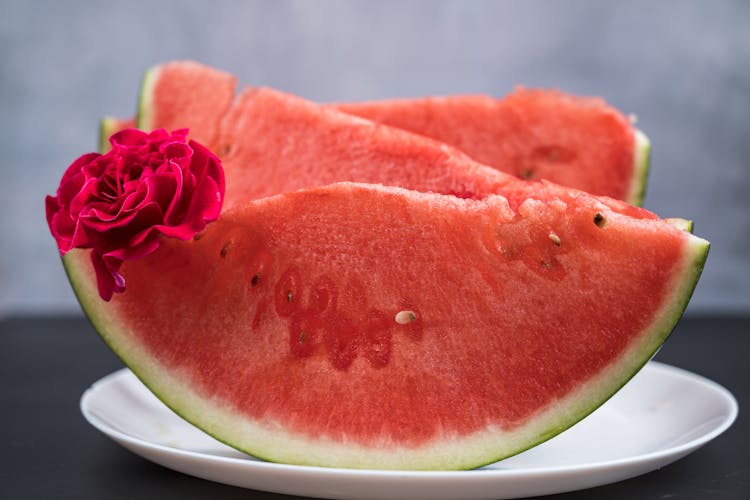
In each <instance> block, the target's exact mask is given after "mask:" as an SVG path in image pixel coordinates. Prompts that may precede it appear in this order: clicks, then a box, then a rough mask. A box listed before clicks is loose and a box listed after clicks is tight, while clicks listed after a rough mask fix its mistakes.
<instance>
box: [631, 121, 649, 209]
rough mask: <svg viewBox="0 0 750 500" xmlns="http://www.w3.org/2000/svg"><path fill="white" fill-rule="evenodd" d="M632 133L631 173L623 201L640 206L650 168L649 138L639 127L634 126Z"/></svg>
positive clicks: (644, 194)
mask: <svg viewBox="0 0 750 500" xmlns="http://www.w3.org/2000/svg"><path fill="white" fill-rule="evenodd" d="M633 134H634V138H635V155H634V159H633V174H632V176H631V182H630V188H629V189H628V194H627V196H626V197H625V201H627V202H628V203H630V204H631V205H635V206H637V207H640V206H641V204H642V203H643V198H644V197H645V196H646V185H647V184H648V173H649V170H650V169H651V140H650V139H649V138H648V136H647V135H646V134H645V133H643V131H642V130H640V129H637V128H634V129H633Z"/></svg>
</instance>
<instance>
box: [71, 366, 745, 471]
mask: <svg viewBox="0 0 750 500" xmlns="http://www.w3.org/2000/svg"><path fill="white" fill-rule="evenodd" d="M644 370H649V371H653V370H655V371H657V372H665V373H671V374H673V375H677V376H679V377H681V378H682V379H683V380H689V381H690V382H692V383H699V384H702V385H704V386H706V387H708V388H709V389H711V390H712V391H713V392H714V393H716V394H717V395H719V396H720V397H721V398H722V399H723V400H724V401H725V402H726V404H727V408H728V410H729V411H728V412H727V414H726V417H725V418H724V419H723V420H722V421H721V422H720V423H718V425H715V426H713V427H712V428H711V430H710V431H708V432H704V433H701V434H700V435H699V436H696V437H694V438H692V439H690V440H688V441H687V442H684V443H681V444H678V445H674V446H666V447H665V448H663V449H659V450H655V451H652V452H649V453H645V454H637V455H633V456H628V457H622V458H618V459H613V460H605V461H596V462H591V463H582V464H573V465H556V466H545V467H540V468H535V469H527V468H516V469H491V468H478V469H469V470H400V469H399V470H388V469H347V468H341V467H320V466H313V465H295V464H285V463H276V462H267V461H263V460H261V459H258V458H257V457H252V456H251V455H248V457H250V459H248V458H240V457H226V456H221V455H213V454H210V453H203V452H198V451H193V450H186V449H183V448H176V447H172V446H167V445H164V444H160V443H155V442H151V441H146V440H144V439H141V438H138V437H135V436H132V435H130V434H127V433H125V432H123V431H121V430H119V429H117V428H115V427H113V426H111V425H110V424H108V423H107V422H105V421H104V420H103V419H101V418H99V417H98V416H96V415H95V414H94V413H92V411H91V409H90V400H91V398H92V397H93V396H94V394H95V393H96V392H97V391H100V390H102V389H103V388H105V387H106V386H107V385H108V384H110V383H113V381H114V380H118V379H121V378H124V377H127V376H133V377H135V378H136V380H138V377H137V376H136V375H135V374H134V373H133V372H132V371H131V370H130V369H129V368H127V367H123V368H121V369H119V370H117V371H114V372H112V373H110V374H108V375H105V376H104V377H102V378H100V379H98V380H97V381H95V382H94V383H93V384H91V385H90V386H89V387H88V388H87V389H86V390H85V391H84V392H83V394H82V395H81V398H80V400H79V408H80V411H81V413H82V414H83V417H84V418H85V419H86V421H87V422H88V423H89V424H90V425H92V426H93V427H94V428H96V429H97V430H99V431H100V432H102V433H103V434H104V435H106V436H108V437H110V438H111V439H113V440H115V441H116V442H118V444H121V445H124V443H128V444H130V445H132V446H135V447H137V448H143V449H148V450H151V451H154V452H159V453H166V454H169V455H176V456H179V457H182V458H189V459H200V460H208V461H210V462H213V463H215V464H225V465H231V466H242V467H246V468H249V469H250V470H252V471H257V472H268V471H269V469H270V470H271V471H276V472H279V473H282V472H289V473H292V472H293V473H304V474H306V475H307V474H310V473H314V474H315V475H324V476H342V477H347V478H349V479H351V478H356V477H362V478H365V477H369V478H377V477H394V476H398V478H400V479H403V480H407V479H415V480H417V479H430V480H435V479H438V478H440V479H442V478H445V479H450V480H458V479H459V478H463V477H467V478H470V480H472V481H475V480H478V479H480V478H484V479H490V478H494V479H499V478H507V479H512V478H535V477H542V476H545V477H546V476H550V475H558V476H559V475H569V474H576V473H580V472H586V473H592V472H600V471H606V470H610V469H618V468H621V467H625V466H629V465H636V464H640V463H649V462H653V461H659V462H661V461H663V460H664V459H668V458H670V457H674V458H673V460H671V461H674V460H677V459H679V458H681V457H683V456H685V455H687V454H689V453H690V452H692V451H694V450H696V449H698V448H700V447H701V446H703V445H705V444H706V443H708V442H710V441H712V440H713V439H715V438H716V437H718V436H719V435H721V434H722V433H724V432H725V431H726V430H727V429H729V428H730V427H731V426H732V424H733V423H734V422H735V421H736V419H737V416H738V413H739V404H738V402H737V399H736V398H735V397H734V395H733V394H732V393H731V392H730V391H729V390H728V389H726V388H725V387H724V386H722V385H721V384H719V383H717V382H714V381H713V380H711V379H709V378H707V377H704V376H703V375H699V374H696V373H693V372H691V371H689V370H686V369H684V368H679V367H676V366H672V365H669V364H666V363H662V362H659V361H649V362H648V363H647V364H646V365H645V366H644V367H643V368H642V370H641V371H639V373H642V372H643V371H644ZM146 390H148V389H146ZM165 408H166V407H165ZM178 418H179V417H178ZM129 449H130V451H133V450H132V448H129ZM136 454H137V453H136ZM143 458H146V457H143ZM146 459H148V458H146ZM149 460H150V459H149ZM671 461H666V462H664V465H666V464H668V463H671ZM495 463H497V462H495ZM167 467H168V466H167Z"/></svg>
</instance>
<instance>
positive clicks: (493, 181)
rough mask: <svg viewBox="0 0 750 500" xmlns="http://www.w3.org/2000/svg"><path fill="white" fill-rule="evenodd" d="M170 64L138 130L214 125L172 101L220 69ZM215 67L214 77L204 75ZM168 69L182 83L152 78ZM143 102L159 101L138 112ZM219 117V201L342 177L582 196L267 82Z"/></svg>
mask: <svg viewBox="0 0 750 500" xmlns="http://www.w3.org/2000/svg"><path fill="white" fill-rule="evenodd" d="M175 64H176V63H173V64H169V65H163V66H157V67H155V68H153V69H151V70H150V71H149V72H148V73H147V75H146V78H145V81H146V82H147V83H145V84H144V85H143V89H144V94H142V95H141V105H140V109H141V110H142V111H141V114H140V115H139V119H138V128H140V129H143V130H153V129H157V128H166V129H177V128H191V130H192V127H194V126H197V128H198V129H199V130H207V129H210V128H211V127H212V126H214V125H215V124H216V123H217V121H216V120H217V119H216V113H215V112H214V111H213V110H212V111H211V112H209V113H207V114H206V113H203V112H201V111H192V112H191V111H189V110H186V109H184V108H173V104H172V103H173V102H181V101H185V100H188V99H190V98H191V96H194V95H196V94H197V95H203V94H209V93H211V92H212V89H213V87H214V86H215V85H214V84H213V83H211V82H212V81H213V80H216V79H217V78H221V77H222V76H223V75H224V73H222V72H217V70H214V69H212V68H210V67H207V66H200V65H192V66H191V70H190V71H180V72H179V73H178V74H177V75H175V74H174V71H175V70H174V67H175ZM214 72H217V73H219V75H218V76H211V75H212V74H213V73H214ZM177 77H179V81H180V82H181V84H182V86H179V87H178V86H176V85H173V84H167V83H165V84H162V83H161V82H162V81H172V80H174V79H176V78H177ZM205 82H208V83H205ZM161 88H168V89H169V92H170V96H169V98H168V99H167V98H166V97H165V98H162V97H160V96H159V95H151V94H149V93H148V92H149V91H151V92H154V93H156V94H158V93H159V89H161ZM172 94H178V95H177V96H175V95H172ZM180 94H184V95H183V96H180ZM144 103H150V104H149V105H146V104H144ZM149 106H155V107H157V108H158V109H155V110H153V111H148V112H145V111H143V110H145V109H148V107H149ZM162 108H164V109H162ZM218 123H219V129H220V130H219V132H218V133H216V134H214V136H213V137H218V138H217V139H215V140H214V142H215V144H216V149H215V151H216V152H217V154H218V155H219V156H220V157H221V159H222V161H223V164H224V168H225V173H226V178H227V191H226V197H225V201H224V205H225V207H226V209H231V208H232V207H234V206H238V205H243V204H244V203H246V202H247V201H248V200H252V199H257V198H261V197H264V196H270V195H274V194H278V193H284V192H287V191H294V190H297V189H302V188H305V187H310V186H317V185H325V184H330V183H333V182H341V181H353V182H367V183H376V184H384V185H391V186H399V187H405V188H409V189H414V190H417V191H424V192H436V193H442V194H452V195H455V196H458V197H462V198H482V197H484V196H487V195H489V194H502V195H504V196H505V197H507V198H508V199H509V200H510V201H511V204H512V205H513V206H514V207H515V206H517V205H518V203H520V202H521V201H523V200H524V199H525V198H526V197H528V196H529V195H530V194H532V193H537V192H539V191H545V192H548V193H550V195H552V194H553V193H554V195H555V196H558V197H560V198H562V199H567V198H573V197H576V196H585V194H584V193H580V192H578V191H576V190H571V189H568V188H564V187H561V186H557V185H554V184H550V183H547V182H542V183H540V182H530V181H523V180H520V179H518V178H517V177H515V176H512V175H509V174H507V173H504V172H501V171H498V170H496V169H493V168H491V167H488V166H486V165H483V164H480V163H478V162H476V161H474V160H472V159H471V158H470V157H469V156H467V155H465V154H464V153H462V152H460V151H459V150H457V149H455V148H453V147H450V146H448V145H446V144H444V143H441V142H438V141H435V140H432V139H429V138H427V137H424V136H421V135H417V134H413V133H409V132H406V131H404V130H401V129H398V128H394V127H389V126H384V125H379V124H376V123H374V122H372V121H370V120H364V119H362V118H358V117H355V116H353V115H350V114H347V113H342V112H340V111H338V110H336V109H333V108H331V107H324V106H320V105H318V104H315V103H313V102H310V101H307V100H305V99H302V98H299V97H296V96H293V95H289V94H286V93H283V92H280V91H277V90H273V89H269V88H249V87H248V88H245V89H243V90H242V91H241V92H240V93H239V94H238V95H237V96H236V98H235V99H234V101H233V103H232V105H231V107H230V108H229V110H228V111H227V113H225V114H224V115H223V117H222V119H221V120H220V122H218ZM191 135H192V133H191ZM201 135H205V134H201ZM200 138H202V137H200V136H199V137H198V140H199V139H200ZM600 202H601V203H604V204H606V205H607V206H609V207H610V208H612V209H613V210H616V211H618V212H621V213H627V214H629V215H632V216H637V217H645V218H656V216H655V215H654V214H652V213H650V212H648V211H646V210H643V209H639V208H636V207H633V206H631V205H629V204H627V203H625V202H622V201H620V200H615V199H611V198H606V197H602V198H600Z"/></svg>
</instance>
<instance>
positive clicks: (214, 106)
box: [100, 61, 650, 205]
mask: <svg viewBox="0 0 750 500" xmlns="http://www.w3.org/2000/svg"><path fill="white" fill-rule="evenodd" d="M236 84H237V80H236V78H235V77H234V76H232V75H231V74H229V73H226V72H223V71H220V70H216V69H214V68H210V67H207V66H203V65H201V64H198V63H194V62H189V61H187V62H172V63H166V64H163V65H160V66H157V67H155V68H153V69H152V70H150V71H149V72H148V74H147V77H146V78H145V79H144V84H143V88H142V100H141V105H140V106H139V120H138V123H139V125H140V126H141V127H142V128H144V129H147V130H149V129H153V128H157V127H166V128H175V124H180V125H179V126H180V127H188V126H189V125H190V126H189V127H188V128H191V133H192V137H193V138H194V139H195V140H197V141H198V142H201V143H203V144H205V145H207V146H208V147H209V149H212V150H214V151H216V152H218V153H219V154H220V155H222V151H221V150H219V149H217V148H218V145H217V144H216V136H215V131H216V130H218V129H219V128H223V129H224V130H225V131H227V126H229V125H230V124H227V123H225V124H224V126H223V127H218V124H217V123H216V121H215V119H216V116H222V115H223V114H224V113H225V112H226V111H227V110H228V109H230V108H231V107H232V104H231V103H232V99H233V97H234V88H235V87H236ZM254 92H255V91H253V90H249V91H247V92H243V93H242V94H241V95H240V97H239V101H240V104H239V106H247V101H248V100H250V99H251V98H250V96H249V95H247V94H252V93H254ZM257 92H260V93H263V92H268V90H267V89H266V90H263V89H260V90H258V91H257ZM263 97H267V96H258V97H257V98H258V100H262V99H263ZM288 97H291V96H288ZM236 107H237V106H235V108H236ZM330 107H331V108H335V109H337V110H339V111H343V112H345V113H348V114H352V115H356V116H361V117H363V118H367V119H368V120H372V121H375V122H377V123H382V124H385V125H389V126H392V127H396V128H400V129H403V130H407V131H410V132H413V133H416V134H420V135H423V136H426V137H430V138H432V139H435V140H437V141H439V142H442V143H444V144H448V145H451V146H453V147H455V148H458V149H460V150H461V151H463V152H465V153H467V154H468V155H470V156H471V157H472V158H473V159H474V160H475V161H477V162H479V163H483V164H485V165H489V166H492V167H493V168H496V169H498V170H501V171H504V172H507V173H510V174H512V175H514V176H516V177H520V178H524V179H533V180H540V179H546V180H548V181H551V182H553V183H556V184H560V185H562V186H568V187H573V188H576V189H580V190H583V191H586V192H589V193H592V194H596V195H602V196H608V197H611V198H615V199H620V200H624V201H625V202H627V203H630V204H632V205H640V203H641V201H642V199H643V195H644V192H645V188H646V180H647V175H648V166H649V153H650V142H649V140H648V138H647V137H646V136H645V134H643V132H641V131H640V130H638V129H636V128H634V127H633V126H632V125H631V123H630V122H629V120H628V119H627V118H626V117H625V116H623V115H622V113H620V112H619V111H617V110H616V109H614V108H612V107H611V106H609V105H607V104H606V102H604V100H602V99H599V98H584V97H576V96H572V95H569V94H565V93H562V92H559V91H555V90H535V89H524V88H518V89H516V90H515V91H514V92H512V93H511V94H509V95H507V96H506V97H504V98H503V99H495V98H492V97H489V96H449V97H428V98H420V99H398V100H386V101H374V102H364V103H341V104H335V105H330ZM233 111H234V112H235V114H236V109H235V110H233ZM196 118H198V120H197V121H196ZM134 124H135V120H134V119H125V120H117V119H112V118H105V119H104V120H103V122H102V133H101V134H100V142H101V144H102V147H103V148H104V149H107V148H108V146H107V142H106V141H107V138H108V137H109V136H110V135H111V134H112V133H114V132H116V131H117V130H122V129H123V128H126V127H130V126H134ZM196 124H197V127H196ZM223 147H224V148H227V147H228V145H227V144H224V145H223ZM224 151H225V150H224ZM339 180H341V179H339ZM352 180H354V179H352ZM279 192H281V191H279Z"/></svg>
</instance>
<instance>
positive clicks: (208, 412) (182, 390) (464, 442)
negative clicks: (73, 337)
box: [63, 234, 709, 470]
mask: <svg viewBox="0 0 750 500" xmlns="http://www.w3.org/2000/svg"><path fill="white" fill-rule="evenodd" d="M685 242H686V243H685V245H686V247H685V252H684V254H683V255H684V257H683V262H682V265H681V267H680V271H678V272H675V274H674V277H673V283H672V286H671V288H670V289H672V290H673V292H672V294H671V296H669V297H667V298H666V299H665V301H664V307H663V308H662V310H661V311H660V313H659V314H657V316H656V317H655V319H654V321H653V322H652V324H651V325H650V326H649V327H648V328H647V329H645V330H644V331H643V332H642V334H641V335H640V336H639V337H638V340H637V341H636V342H634V343H633V344H632V345H631V346H630V347H629V348H628V349H627V351H626V352H625V353H624V355H623V356H622V357H621V358H620V360H619V361H618V362H617V363H615V364H612V365H610V366H609V367H607V368H606V369H605V370H603V371H602V372H601V373H599V374H598V375H597V376H596V377H595V378H593V379H591V380H590V382H588V383H587V384H586V385H584V386H582V387H581V388H579V389H578V390H577V391H575V392H573V393H571V394H569V395H568V396H566V397H565V398H563V399H560V400H558V401H555V402H553V403H552V404H551V405H550V406H549V407H547V408H546V409H545V410H544V411H542V412H540V413H539V414H538V415H537V416H536V417H534V418H532V419H531V420H529V421H528V422H527V423H526V424H525V425H524V426H523V427H521V428H518V429H515V430H512V431H506V430H503V429H501V428H499V427H497V426H494V425H490V426H488V427H486V428H484V429H482V430H479V431H477V432H475V433H472V434H470V435H467V436H457V435H443V436H438V437H437V438H436V439H434V440H433V441H432V442H430V443H428V444H426V445H424V446H420V447H416V448H404V447H399V446H397V445H388V444H382V445H381V446H379V447H368V448H366V447H363V446H361V445H359V444H357V443H356V442H354V440H351V441H348V442H346V441H344V442H342V441H333V440H331V439H329V438H326V437H325V436H323V437H320V438H318V439H311V438H309V437H308V436H305V435H303V434H301V433H298V432H295V430H294V429H285V428H283V427H282V426H281V425H280V424H278V423H277V422H273V421H252V420H249V419H246V418H244V417H243V415H241V414H239V413H237V412H235V411H233V409H232V407H231V405H230V404H228V403H227V402H223V401H219V400H217V399H215V398H212V397H210V395H203V394H200V393H198V392H196V390H195V389H194V388H193V386H192V385H191V384H190V383H189V381H188V380H187V378H186V377H184V376H182V375H181V374H180V372H179V371H174V370H170V369H169V368H167V367H166V366H164V365H163V364H162V363H160V362H159V359H158V357H156V356H154V355H153V354H151V353H149V352H148V351H147V350H146V349H144V347H143V346H141V345H140V344H138V343H137V342H135V341H134V340H133V339H134V338H135V337H134V336H133V335H132V333H131V332H129V331H128V330H127V329H126V328H125V326H124V325H126V324H127V322H126V321H125V320H126V318H122V320H121V319H120V318H118V317H116V316H114V315H113V314H111V311H109V310H108V308H107V306H106V304H105V303H104V302H103V301H101V299H100V298H99V296H98V292H97V288H96V280H95V278H94V276H93V274H92V272H91V270H90V268H91V266H90V263H89V258H88V257H89V256H88V252H87V251H83V250H73V251H71V252H69V253H68V254H67V255H66V256H65V257H64V259H63V261H64V264H65V267H66V270H67V272H68V276H69V278H70V281H71V284H72V285H73V288H74V290H75V292H76V294H77V296H78V299H79V301H80V302H81V305H82V307H83V309H84V311H85V312H86V314H87V315H88V317H89V319H90V320H91V322H92V324H93V325H94V327H95V328H96V329H97V331H98V332H99V333H100V334H101V336H102V338H103V339H104V341H105V342H106V343H107V344H108V345H109V346H110V347H111V348H112V350H113V351H114V352H115V353H117V355H118V356H120V358H121V359H122V360H123V361H124V362H125V364H126V365H128V366H129V367H130V368H131V370H132V371H133V372H134V373H135V374H136V375H137V376H138V378H140V379H141V381H143V383H144V384H145V385H146V386H147V387H149V388H150V389H151V391H153V392H154V394H156V396H157V397H159V399H161V400H162V401H163V402H164V403H165V404H166V405H167V406H169V407H170V408H172V409H173V410H174V411H175V412H176V413H177V414H178V415H180V416H182V417H183V418H184V419H186V420H188V421H189V422H191V423H193V424H194V425H196V426H197V427H199V428H201V429H202V430H204V431H205V432H207V433H208V434H210V435H212V436H214V437H215V438H217V439H218V440H220V441H222V442H224V443H226V444H229V445H230V446H233V447H235V448H237V449H239V450H241V451H244V452H246V453H249V454H252V455H254V456H256V457H259V458H263V459H267V460H271V461H275V462H283V463H293V464H307V465H319V466H328V467H350V468H369V469H404V470H406V469H410V470H414V469H467V468H473V467H478V466H481V465H485V464H488V463H492V462H495V461H497V460H500V459H502V458H505V457H507V456H510V455H513V454H516V453H519V452H521V451H523V450H525V449H528V448H530V447H532V446H534V445H536V444H539V443H541V442H543V441H546V440H547V439H549V438H551V437H553V436H555V435H556V434H558V433H560V432H562V431H563V430H565V429H566V428H568V427H570V426H571V425H573V424H575V423H576V422H578V421H579V420H580V419H582V418H583V417H585V416H586V415H588V414H589V413H591V412H592V411H593V410H595V409H596V408H597V407H598V406H600V405H601V404H602V403H603V402H604V401H606V400H607V399H608V398H609V397H610V396H612V395H613V394H614V393H615V392H616V391H617V390H618V389H619V388H620V387H622V385H624V384H625V383H626V382H627V381H628V380H629V379H630V378H631V377H632V376H633V375H635V373H637V371H638V370H639V369H640V368H641V367H642V366H643V365H644V364H645V363H646V362H647V361H648V360H649V359H650V358H651V356H652V355H653V354H654V353H655V352H656V350H657V349H658V348H659V346H660V345H661V344H662V343H663V342H664V340H665V339H666V337H667V336H668V335H669V333H670V332H671V331H672V329H673V328H674V326H675V324H676V323H677V321H678V319H679V318H680V316H681V314H682V312H683V311H684V309H685V307H686V305H687V302H688V300H689V298H690V295H691V294H692V291H693V288H694V287H695V284H696V282H697V280H698V277H699V276H700V273H701V270H702V268H703V264H704V262H705V259H706V255H707V252H708V246H709V244H708V242H707V241H705V240H703V239H701V238H698V237H696V236H693V235H690V234H686V240H685Z"/></svg>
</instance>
